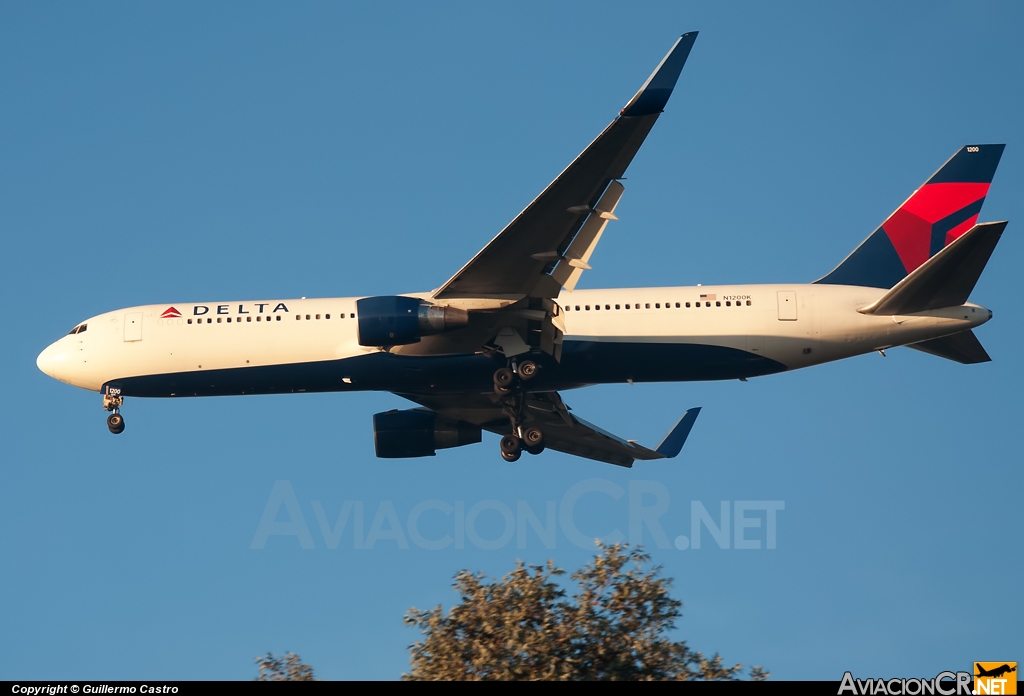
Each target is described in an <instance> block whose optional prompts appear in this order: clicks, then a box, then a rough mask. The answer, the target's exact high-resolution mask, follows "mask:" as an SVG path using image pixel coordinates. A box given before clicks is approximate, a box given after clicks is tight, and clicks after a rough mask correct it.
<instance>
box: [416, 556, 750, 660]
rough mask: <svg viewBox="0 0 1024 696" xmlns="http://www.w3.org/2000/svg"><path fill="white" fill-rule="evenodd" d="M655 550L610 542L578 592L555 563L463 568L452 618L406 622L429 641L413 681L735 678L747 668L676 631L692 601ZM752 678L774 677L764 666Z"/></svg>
mask: <svg viewBox="0 0 1024 696" xmlns="http://www.w3.org/2000/svg"><path fill="white" fill-rule="evenodd" d="M649 562H650V556H648V555H647V554H645V553H643V551H642V550H640V549H630V548H629V547H628V546H627V545H624V544H616V545H614V546H608V547H605V546H602V545H600V544H599V552H598V554H597V556H596V557H595V558H594V560H593V562H592V563H591V564H590V565H586V566H584V567H583V568H581V569H580V570H578V571H576V572H575V573H573V574H572V576H571V577H572V580H573V581H574V582H575V585H576V587H575V589H574V591H573V593H572V594H571V595H570V594H568V593H567V592H566V590H565V589H563V587H562V586H561V585H560V584H559V583H558V582H556V578H558V577H559V576H562V575H564V574H565V571H563V570H561V569H560V568H557V567H555V565H554V562H553V561H548V563H547V565H546V566H526V565H524V564H523V563H522V562H521V561H520V562H518V563H517V564H516V568H515V570H513V571H512V572H510V573H508V574H507V575H505V577H503V578H502V579H501V580H496V581H493V582H488V581H487V579H486V577H485V576H484V575H483V574H473V573H470V572H468V571H462V572H460V573H458V574H457V575H456V576H455V583H454V586H455V589H456V591H458V593H459V595H460V601H459V603H458V604H456V605H455V606H454V607H452V609H451V610H450V611H449V612H448V613H447V614H445V613H444V612H442V610H441V607H440V606H437V607H435V608H434V609H431V610H429V611H420V610H418V609H411V610H410V611H409V613H408V614H406V616H405V623H406V624H409V625H411V626H416V627H417V628H419V629H420V631H421V632H422V633H423V640H422V641H420V642H418V643H414V644H413V645H412V646H410V648H409V649H410V652H411V670H410V672H409V673H408V674H404V675H402V678H403V679H406V680H435V679H444V680H485V679H502V680H511V679H553V680H567V679H572V680H693V679H707V680H733V679H737V678H739V674H740V670H741V669H742V668H743V666H742V665H733V666H731V667H726V666H725V665H724V664H723V663H722V658H721V657H719V656H718V655H717V654H716V655H714V656H712V657H711V658H710V659H708V658H705V657H704V655H703V654H701V653H699V652H694V651H692V650H690V648H689V647H688V646H687V645H686V643H685V642H683V641H674V640H672V639H671V638H670V637H669V635H668V634H669V633H670V632H671V631H673V630H674V629H675V627H676V624H675V622H676V619H678V618H679V617H681V616H682V613H681V608H682V602H680V601H679V600H677V599H674V598H672V597H671V596H670V595H669V588H670V586H671V579H669V578H664V577H662V576H661V567H660V566H654V567H652V568H650V569H648V570H645V567H646V566H647V564H648V563H649ZM750 677H751V678H752V679H765V678H767V677H768V673H767V672H765V671H764V670H763V669H762V668H761V667H753V668H752V669H751V670H750Z"/></svg>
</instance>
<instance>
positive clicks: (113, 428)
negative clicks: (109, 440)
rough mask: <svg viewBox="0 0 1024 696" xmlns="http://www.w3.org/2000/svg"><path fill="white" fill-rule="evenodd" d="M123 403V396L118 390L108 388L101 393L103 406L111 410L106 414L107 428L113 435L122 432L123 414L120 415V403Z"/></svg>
mask: <svg viewBox="0 0 1024 696" xmlns="http://www.w3.org/2000/svg"><path fill="white" fill-rule="evenodd" d="M123 403H124V397H123V396H121V394H120V392H119V391H115V390H113V389H110V390H108V392H107V393H106V394H104V395H103V408H104V409H106V410H107V411H112V413H111V414H110V415H109V416H107V429H108V430H110V432H112V433H113V434H114V435H120V434H121V433H123V432H124V416H122V415H121V405H122V404H123Z"/></svg>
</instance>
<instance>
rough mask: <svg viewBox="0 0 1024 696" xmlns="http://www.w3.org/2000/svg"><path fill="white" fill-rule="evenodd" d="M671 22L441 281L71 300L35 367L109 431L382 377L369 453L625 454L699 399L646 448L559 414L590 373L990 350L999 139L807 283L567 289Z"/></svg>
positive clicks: (688, 38) (645, 116) (795, 364)
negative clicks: (988, 300) (369, 293)
mask: <svg viewBox="0 0 1024 696" xmlns="http://www.w3.org/2000/svg"><path fill="white" fill-rule="evenodd" d="M696 38H697V32H690V33H687V34H683V35H682V36H681V37H680V38H679V39H678V40H677V41H676V42H675V44H674V45H673V46H672V49H671V50H670V51H669V52H668V54H667V55H666V56H665V57H664V58H663V59H662V61H661V62H660V63H659V64H658V66H657V67H656V68H655V70H654V72H653V73H652V74H651V75H650V77H649V78H648V79H647V81H646V82H644V83H643V85H642V86H641V88H640V89H639V91H638V92H637V93H636V94H635V95H634V96H633V98H632V99H630V100H629V101H628V102H627V104H626V105H625V107H623V109H622V110H621V111H620V113H619V115H618V116H617V117H616V118H615V119H614V120H613V121H612V122H611V124H609V125H608V127H607V128H605V130H604V131H603V132H602V133H601V134H600V135H598V136H597V138H596V139H595V140H594V141H593V142H592V143H591V144H590V145H589V146H588V147H587V148H586V149H585V150H584V151H583V152H582V153H581V154H580V155H579V156H578V157H577V158H576V159H575V160H574V161H573V162H572V163H571V164H569V166H568V167H567V168H566V169H565V170H564V171H563V172H562V173H561V174H559V175H558V176H557V177H556V178H555V180H554V181H553V182H551V184H550V185H549V186H548V187H547V188H546V189H544V191H542V192H541V193H540V195H539V196H537V198H536V199H534V200H533V201H532V202H531V203H530V204H529V205H528V206H527V207H526V208H525V209H524V210H523V211H522V212H521V213H520V214H519V215H517V216H516V217H515V219H513V220H512V221H511V222H510V223H509V224H508V226H506V227H505V228H504V229H503V230H502V231H501V232H500V233H499V234H498V235H497V236H496V237H495V238H494V239H492V240H491V241H490V242H489V243H488V244H487V245H486V246H485V247H484V248H483V249H482V250H481V251H480V252H479V253H478V254H477V255H476V256H474V257H473V258H472V259H471V260H470V261H469V262H468V263H466V264H465V265H464V266H463V267H462V268H461V269H459V270H458V272H456V273H455V274H454V275H453V276H452V277H451V278H450V279H449V280H448V281H447V282H445V283H444V284H443V285H441V286H440V287H439V288H437V289H435V290H433V291H430V292H417V293H409V294H403V295H393V296H378V297H338V298H322V299H306V298H301V299H264V300H257V301H237V300H233V301H221V302H202V303H195V302H175V303H173V304H160V305H144V306H137V307H128V308H125V309H119V310H116V311H112V312H106V313H103V314H99V315H96V316H94V317H90V318H88V319H86V320H85V321H83V322H81V323H79V324H78V325H76V326H75V327H74V329H72V330H71V332H70V333H68V334H67V335H66V336H64V337H63V338H61V339H59V340H57V341H56V342H54V343H53V344H52V345H50V346H49V347H47V348H46V349H45V350H43V352H42V353H40V355H39V357H38V359H37V361H36V362H37V365H38V367H39V369H40V370H42V371H43V372H44V373H45V374H47V375H49V376H51V377H53V378H55V379H57V380H60V381H62V382H66V383H68V384H71V385H74V386H77V387H81V388H84V389H89V390H92V391H98V392H100V393H101V394H102V398H103V407H104V408H105V409H106V410H107V411H109V412H110V415H109V416H108V418H107V426H108V428H109V430H110V432H112V433H115V434H117V433H121V432H122V431H123V430H124V428H125V424H124V418H123V416H122V415H121V412H120V411H121V407H122V406H123V403H124V399H125V398H126V397H191V396H221V395H243V394H282V393H298V392H349V391H361V390H379V391H389V392H393V393H394V394H397V395H399V396H402V397H404V398H405V399H407V400H409V401H411V402H413V403H415V404H418V406H417V407H416V408H411V409H406V410H391V411H387V412H384V413H378V414H376V415H375V416H374V417H373V433H374V440H375V450H376V454H377V456H378V457H384V458H400V457H422V456H433V455H435V454H436V450H439V449H445V448H452V447H461V446H465V445H469V444H473V443H478V442H480V441H481V434H482V431H484V430H487V431H489V432H492V433H495V434H497V435H499V436H500V438H501V439H500V451H501V456H502V457H503V458H504V459H505V460H506V461H509V462H513V461H516V460H518V459H519V458H520V456H521V454H522V453H523V452H524V451H525V452H527V453H529V454H540V452H542V451H543V450H544V449H545V448H550V449H553V450H557V451H560V452H565V453H569V454H572V455H577V456H580V457H585V458H589V459H592V460H596V461H601V462H607V463H610V464H615V465H619V466H623V467H630V466H632V465H633V463H634V462H635V461H638V460H639V461H649V460H659V459H667V458H672V457H675V456H677V455H678V454H679V452H680V451H681V449H682V447H683V444H684V443H685V441H686V439H687V436H688V435H689V433H690V430H691V428H692V427H693V424H694V421H695V420H696V418H697V415H698V413H699V412H700V409H699V408H693V409H690V410H688V411H686V413H685V414H684V415H683V417H682V418H681V419H680V420H679V421H678V423H677V424H676V425H675V427H673V428H672V430H671V431H670V432H669V434H668V435H667V436H666V437H665V438H664V440H663V441H662V442H661V443H660V444H659V445H658V446H656V447H654V448H648V447H644V446H643V445H640V444H639V443H637V442H636V441H634V440H626V439H623V438H620V437H618V436H616V435H613V434H611V433H609V432H607V431H605V430H603V429H601V428H599V427H597V426H596V425H593V424H591V423H588V422H587V421H585V420H583V419H582V418H580V417H578V416H576V415H575V414H574V413H573V412H572V411H571V410H570V408H569V407H568V406H567V405H566V404H565V403H564V401H563V400H562V396H561V392H564V391H566V390H569V389H575V388H578V387H584V386H587V385H593V384H609V383H624V382H628V383H631V384H632V383H637V382H687V381H697V380H736V379H738V380H747V379H750V378H753V377H759V376H763V375H770V374H774V373H779V372H786V371H789V370H796V369H801V368H805V367H810V366H812V365H819V364H822V363H827V362H831V361H834V360H841V359H844V358H849V357H852V356H856V355H861V354H865V353H870V352H873V351H878V352H880V353H882V354H883V355H884V354H885V351H886V350H887V349H889V348H892V347H895V346H909V347H910V348H913V349H915V350H919V351H923V352H925V353H930V354H932V355H936V356H939V357H943V358H947V359H950V360H954V361H957V362H960V363H964V364H973V363H980V362H985V361H987V360H989V359H990V358H989V356H988V354H987V353H986V352H985V349H984V348H983V347H982V345H981V343H980V342H979V341H978V339H977V337H976V336H975V334H974V333H973V329H975V328H976V327H978V326H981V325H982V324H984V323H985V322H987V321H988V320H989V319H991V318H992V312H991V311H990V310H988V309H986V308H984V307H982V306H981V305H978V304H974V303H971V302H968V297H969V295H970V294H971V291H972V290H973V288H974V286H975V283H976V282H977V280H978V278H979V277H980V275H981V272H982V271H983V269H984V267H985V265H986V263H987V262H988V259H989V257H990V256H991V254H992V252H993V250H994V248H995V246H996V244H997V242H998V241H999V238H1000V236H1001V235H1002V233H1003V230H1004V229H1005V227H1006V224H1007V223H1006V222H988V223H980V224H979V223H978V217H979V215H980V212H981V206H982V204H983V203H984V201H985V197H986V195H987V194H988V190H989V186H990V184H991V182H992V178H993V176H994V174H995V170H996V167H997V165H998V164H999V160H1000V157H1001V156H1002V153H1003V148H1004V145H968V146H965V147H963V148H961V149H960V150H959V151H957V152H956V153H955V154H954V155H953V157H952V158H950V159H949V160H948V161H947V162H946V163H945V164H944V165H942V167H940V168H939V170H938V171H937V172H935V174H933V175H932V176H931V177H930V178H929V179H928V180H927V181H926V182H925V183H924V184H923V185H922V186H921V187H920V188H918V189H917V190H916V191H915V192H914V193H913V194H912V195H911V196H910V198H908V199H907V200H906V202H904V203H903V204H902V205H901V206H899V208H897V209H896V211H895V212H893V213H892V214H891V215H890V216H889V217H888V218H886V220H885V221H884V222H883V223H882V224H881V225H880V226H879V227H878V228H877V229H876V230H875V231H874V232H872V233H871V234H870V235H869V236H868V238H867V239H866V240H865V241H864V242H863V243H861V244H860V246H858V247H856V248H855V249H854V250H853V252H851V253H850V255H849V256H848V257H847V258H846V259H844V260H843V261H842V262H841V263H840V264H839V265H838V266H836V268H835V269H833V270H832V271H830V272H829V273H827V274H826V275H824V276H823V277H822V278H820V279H818V280H816V281H813V282H810V283H781V284H774V285H721V286H696V287H635V288H609V289H577V287H576V286H577V283H578V282H579V279H580V277H581V276H582V274H583V273H584V272H585V271H587V270H590V268H591V267H590V265H589V260H590V258H591V255H592V254H593V252H594V249H595V248H596V246H597V244H598V242H599V241H600V240H601V237H602V234H603V233H604V232H605V228H606V227H607V226H608V224H609V223H610V222H613V221H615V220H617V218H616V216H615V210H616V206H617V205H618V203H619V200H620V198H621V196H622V194H623V191H624V187H623V184H622V180H623V178H624V175H625V173H626V168H627V167H628V166H629V164H630V162H631V161H632V159H633V156H634V155H635V154H636V153H637V151H638V150H639V148H640V146H641V145H642V144H643V142H644V140H645V139H646V137H647V135H648V133H649V132H650V131H651V128H652V127H653V126H654V124H655V122H656V121H657V120H658V117H659V115H660V114H661V113H662V112H663V110H664V108H665V106H666V104H667V103H668V101H669V97H670V95H671V94H672V91H673V89H674V87H675V85H676V82H677V79H678V77H679V75H680V73H681V71H682V69H683V66H684V64H685V63H686V60H687V57H688V56H689V54H690V51H691V49H692V48H693V45H694V41H695V40H696Z"/></svg>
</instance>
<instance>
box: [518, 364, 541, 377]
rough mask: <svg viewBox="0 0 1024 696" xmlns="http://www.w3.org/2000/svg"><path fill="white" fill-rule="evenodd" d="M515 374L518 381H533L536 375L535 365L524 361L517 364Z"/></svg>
mask: <svg viewBox="0 0 1024 696" xmlns="http://www.w3.org/2000/svg"><path fill="white" fill-rule="evenodd" d="M516 373H517V374H518V375H519V379H522V380H527V379H533V376H534V375H536V374H537V363H535V362H533V361H532V360H524V361H523V362H521V363H519V366H518V368H517V369H516Z"/></svg>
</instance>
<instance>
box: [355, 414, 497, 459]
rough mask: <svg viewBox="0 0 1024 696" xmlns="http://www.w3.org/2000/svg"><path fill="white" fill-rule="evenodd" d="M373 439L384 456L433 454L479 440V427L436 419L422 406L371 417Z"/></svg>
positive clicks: (379, 455) (378, 452)
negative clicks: (436, 451)
mask: <svg viewBox="0 0 1024 696" xmlns="http://www.w3.org/2000/svg"><path fill="white" fill-rule="evenodd" d="M373 441H374V446H375V448H376V450H377V456H378V457H381V458H384V459H397V458H401V457H433V456H434V450H439V449H447V448H449V447H462V446H463V445H472V444H474V443H477V442H480V426H478V425H471V424H469V423H465V422H463V421H456V420H447V419H444V418H438V417H437V414H436V413H434V412H433V411H430V410H428V409H425V408H414V409H410V410H408V411H397V410H396V411H385V412H384V413H377V414H374V416H373Z"/></svg>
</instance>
